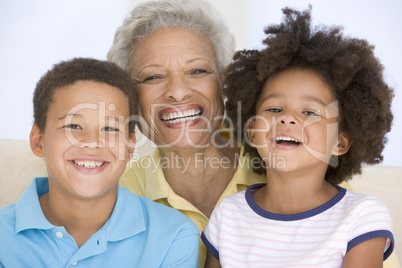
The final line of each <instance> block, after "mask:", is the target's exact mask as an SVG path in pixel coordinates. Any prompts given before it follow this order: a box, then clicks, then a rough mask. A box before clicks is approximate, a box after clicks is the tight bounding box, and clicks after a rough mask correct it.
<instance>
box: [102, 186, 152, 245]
mask: <svg viewBox="0 0 402 268" xmlns="http://www.w3.org/2000/svg"><path fill="white" fill-rule="evenodd" d="M144 217H145V215H144V211H143V209H142V205H141V201H140V198H139V197H138V196H137V195H135V194H133V193H131V192H130V191H129V190H128V189H126V188H123V187H120V185H119V186H118V189H117V199H116V204H115V206H114V209H113V212H112V215H111V216H110V218H109V220H108V221H107V222H106V224H105V225H104V228H105V231H106V234H107V240H109V241H119V240H122V239H126V238H128V237H130V236H133V235H136V234H138V233H140V232H142V231H145V230H146V227H145V219H144Z"/></svg>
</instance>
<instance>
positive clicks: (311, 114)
mask: <svg viewBox="0 0 402 268" xmlns="http://www.w3.org/2000/svg"><path fill="white" fill-rule="evenodd" d="M303 113H304V114H305V115H308V116H320V115H319V114H317V113H316V112H313V111H305V112H303Z"/></svg>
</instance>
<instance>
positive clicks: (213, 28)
mask: <svg viewBox="0 0 402 268" xmlns="http://www.w3.org/2000/svg"><path fill="white" fill-rule="evenodd" d="M165 27H185V28H190V29H194V30H197V31H199V32H201V33H203V34H204V35H205V36H206V37H207V38H208V39H209V40H210V42H211V44H212V46H213V47H214V49H215V57H216V61H217V67H218V73H219V76H220V78H221V81H222V80H223V73H224V69H225V68H226V66H227V65H228V64H229V63H230V62H231V61H232V57H233V55H234V51H235V41H234V37H233V35H232V33H231V32H230V31H229V29H228V27H227V26H226V25H225V24H224V22H223V20H222V16H221V14H220V13H219V12H218V11H217V10H216V9H215V8H214V7H213V6H212V5H210V4H209V3H208V2H207V1H204V0H196V1H195V0H159V1H147V2H143V3H140V4H139V5H137V6H136V7H135V8H134V9H133V10H132V11H131V13H130V14H129V15H128V16H127V17H126V18H125V20H124V21H123V24H122V25H121V26H120V27H119V28H118V29H117V31H116V34H115V36H114V41H113V45H112V47H111V48H110V50H109V52H108V54H107V59H108V61H111V62H114V63H116V64H117V65H119V66H120V67H122V68H123V69H125V70H127V71H130V63H131V62H130V58H131V57H130V55H131V53H132V50H133V49H134V47H135V45H136V44H138V43H139V42H141V41H142V40H143V39H144V38H145V37H147V36H148V35H149V34H151V33H153V32H154V31H156V30H158V29H161V28H165Z"/></svg>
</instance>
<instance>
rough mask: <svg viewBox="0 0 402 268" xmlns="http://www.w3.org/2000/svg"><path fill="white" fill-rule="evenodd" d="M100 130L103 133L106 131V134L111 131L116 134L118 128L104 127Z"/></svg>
mask: <svg viewBox="0 0 402 268" xmlns="http://www.w3.org/2000/svg"><path fill="white" fill-rule="evenodd" d="M102 130H103V131H108V132H112V131H114V132H118V131H119V129H118V128H114V127H104V128H102Z"/></svg>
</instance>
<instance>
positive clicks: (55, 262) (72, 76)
mask: <svg viewBox="0 0 402 268" xmlns="http://www.w3.org/2000/svg"><path fill="white" fill-rule="evenodd" d="M136 101H137V98H136V95H135V90H134V87H133V83H132V81H131V79H130V77H129V75H128V74H127V73H126V72H125V71H123V70H122V69H120V68H119V67H117V66H116V65H114V64H112V63H108V62H104V61H98V60H95V59H84V58H77V59H73V60H71V61H66V62H62V63H59V64H57V65H55V66H54V67H53V69H52V70H50V71H48V72H47V73H46V74H45V75H44V76H43V77H42V78H41V79H40V81H39V82H38V84H37V86H36V89H35V93H34V100H33V102H34V125H33V127H32V130H31V134H30V145H31V149H32V151H33V152H34V154H35V155H37V156H39V157H43V158H44V160H45V163H46V167H47V170H48V178H47V177H46V178H35V179H34V180H33V181H32V182H31V184H30V185H29V186H28V188H27V189H26V190H25V192H24V193H23V194H22V195H21V197H20V199H19V200H18V202H17V204H13V205H9V206H6V207H3V208H1V209H0V237H1V241H2V242H1V243H0V266H2V267H68V266H80V267H167V266H169V267H170V266H171V267H196V263H197V257H198V239H199V237H198V229H197V227H196V226H195V225H194V224H193V223H192V222H191V221H190V220H189V219H187V217H185V216H184V215H182V214H181V213H179V212H177V211H176V210H174V209H171V208H168V207H166V206H163V205H160V204H157V203H154V202H152V201H150V200H149V199H147V198H143V197H140V196H136V195H133V194H131V193H130V192H129V191H128V190H127V189H124V188H120V187H119V186H118V180H119V177H120V175H121V174H122V172H123V171H124V169H125V166H126V163H127V161H128V160H129V158H130V154H132V153H133V148H134V144H135V134H134V125H135V121H134V120H133V119H132V118H130V115H135V114H136V109H137V106H136Z"/></svg>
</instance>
